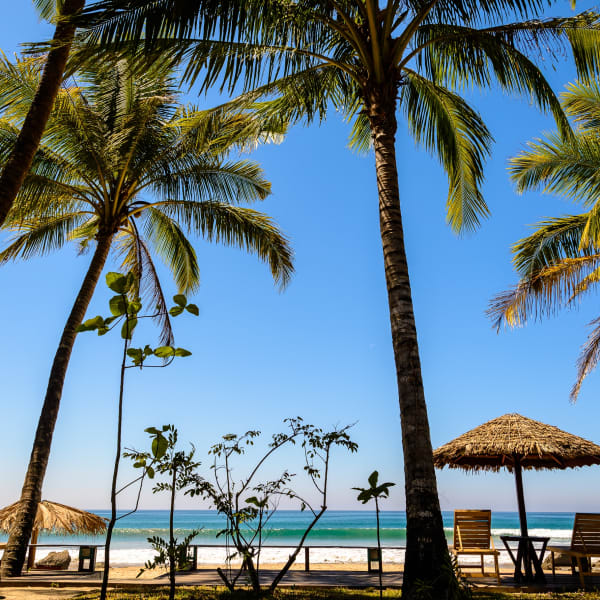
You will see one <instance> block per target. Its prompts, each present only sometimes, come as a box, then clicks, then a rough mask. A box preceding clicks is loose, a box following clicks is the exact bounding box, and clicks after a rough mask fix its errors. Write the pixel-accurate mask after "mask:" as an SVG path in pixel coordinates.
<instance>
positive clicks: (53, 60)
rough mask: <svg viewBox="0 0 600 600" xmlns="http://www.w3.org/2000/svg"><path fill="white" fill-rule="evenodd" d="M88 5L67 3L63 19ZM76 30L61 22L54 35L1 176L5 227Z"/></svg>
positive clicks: (0, 213)
mask: <svg viewBox="0 0 600 600" xmlns="http://www.w3.org/2000/svg"><path fill="white" fill-rule="evenodd" d="M84 5H85V0H65V2H64V6H63V10H62V15H63V16H64V17H69V16H71V15H75V14H77V13H78V12H79V11H80V10H81V9H82V8H83V6H84ZM75 29H76V28H75V26H74V25H71V24H70V23H68V22H65V19H64V18H63V19H61V20H60V21H59V22H58V24H57V26H56V30H55V32H54V38H53V40H52V44H53V45H54V47H53V48H52V49H51V50H50V51H49V52H48V58H47V59H46V64H45V65H44V71H43V73H42V78H41V80H40V84H39V87H38V89H37V91H36V93H35V96H34V98H33V102H32V103H31V107H30V108H29V112H28V113H27V117H26V118H25V121H24V123H23V127H22V128H21V131H20V133H19V136H18V138H17V142H16V144H15V147H14V149H13V151H12V153H11V154H10V156H9V158H8V160H7V162H6V164H5V165H4V169H3V171H2V174H0V226H1V225H2V223H4V221H5V219H6V215H7V214H8V211H9V210H10V208H11V206H12V205H13V202H14V201H15V198H16V197H17V194H18V193H19V190H20V189H21V186H22V185H23V181H24V179H25V176H26V175H27V173H28V172H29V169H30V168H31V163H32V162H33V157H34V156H35V153H36V152H37V149H38V147H39V145H40V140H41V139H42V134H43V133H44V129H45V128H46V124H47V122H48V119H49V118H50V113H51V112H52V108H53V106H54V101H55V100H56V96H57V94H58V90H59V89H60V85H61V83H62V80H63V75H64V72H65V67H66V64H67V59H68V58H69V52H70V50H71V44H72V43H73V38H74V37H75Z"/></svg>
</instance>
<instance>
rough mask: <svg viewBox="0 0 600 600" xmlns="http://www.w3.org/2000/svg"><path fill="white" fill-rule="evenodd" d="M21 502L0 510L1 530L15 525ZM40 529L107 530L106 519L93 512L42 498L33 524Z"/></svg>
mask: <svg viewBox="0 0 600 600" xmlns="http://www.w3.org/2000/svg"><path fill="white" fill-rule="evenodd" d="M19 505H20V502H15V503H14V504H11V505H10V506H7V507H5V508H3V509H1V510H0V530H1V531H6V532H10V529H11V527H12V526H13V525H14V523H15V520H16V517H17V513H18V509H19ZM33 528H34V529H38V530H39V531H42V530H44V531H53V532H55V533H62V534H67V535H74V534H77V533H82V534H91V535H96V534H99V533H104V531H106V519H104V518H103V517H99V516H98V515H95V514H93V513H89V512H86V511H84V510H79V509H78V508H72V507H70V506H65V505H64V504H58V503H57V502H48V501H47V500H42V501H41V502H40V503H39V505H38V510H37V515H36V517H35V522H34V525H33Z"/></svg>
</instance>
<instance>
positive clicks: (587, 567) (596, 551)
mask: <svg viewBox="0 0 600 600" xmlns="http://www.w3.org/2000/svg"><path fill="white" fill-rule="evenodd" d="M547 550H548V552H550V554H551V556H552V576H553V577H556V570H555V563H554V554H555V553H560V554H566V555H567V556H570V557H571V565H572V566H571V570H572V571H573V574H575V567H577V571H578V572H579V581H580V582H581V587H582V588H583V589H585V576H586V575H593V573H592V560H591V559H592V558H593V557H600V514H596V513H576V514H575V522H574V523H573V534H572V536H571V545H570V546H568V547H566V546H548V548H547Z"/></svg>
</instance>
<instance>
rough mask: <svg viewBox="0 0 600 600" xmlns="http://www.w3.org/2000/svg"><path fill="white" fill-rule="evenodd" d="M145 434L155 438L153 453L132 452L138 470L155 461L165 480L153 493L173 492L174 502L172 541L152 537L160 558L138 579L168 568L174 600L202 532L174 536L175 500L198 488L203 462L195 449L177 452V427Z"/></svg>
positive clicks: (170, 426)
mask: <svg viewBox="0 0 600 600" xmlns="http://www.w3.org/2000/svg"><path fill="white" fill-rule="evenodd" d="M145 431H146V433H148V434H149V436H150V439H151V452H150V453H147V452H132V453H131V456H132V457H133V458H134V460H135V463H134V467H135V466H136V465H139V466H138V468H140V467H141V468H144V466H145V462H147V461H148V460H150V459H151V460H152V467H153V470H154V473H155V474H156V475H159V476H160V475H162V476H164V480H163V481H158V482H157V483H156V484H155V485H154V487H153V488H152V492H153V493H155V494H156V493H159V492H164V491H166V492H169V495H170V500H171V502H170V512H169V539H168V540H164V539H162V538H160V537H158V536H153V537H150V538H148V542H149V543H150V545H151V546H152V547H153V548H154V549H155V551H156V555H155V556H154V558H153V559H152V560H149V561H147V562H146V564H145V565H144V568H143V569H140V572H139V573H138V577H139V576H140V575H141V574H142V573H143V572H144V571H146V570H147V569H155V568H157V567H164V568H165V569H166V570H168V572H169V587H170V590H169V597H170V598H173V597H174V595H175V572H176V571H177V570H182V569H185V568H188V567H189V559H188V548H189V545H190V542H191V540H192V539H193V538H194V537H195V536H196V535H198V533H199V531H198V530H194V531H192V532H191V533H190V534H189V535H188V536H186V537H185V538H184V539H183V540H182V541H181V542H180V541H179V540H178V539H177V538H176V537H175V536H174V533H173V515H174V511H175V497H176V495H177V492H179V491H183V490H187V491H192V490H193V489H194V487H193V486H195V485H196V484H197V481H198V479H199V477H198V475H197V473H196V469H197V468H198V467H199V466H200V463H199V462H197V461H196V460H194V453H195V449H194V447H193V446H192V449H191V451H189V452H184V451H182V450H178V449H177V439H178V434H177V429H175V427H174V426H173V425H163V426H162V427H161V428H160V429H159V428H157V427H148V428H147V429H145ZM154 473H153V474H154Z"/></svg>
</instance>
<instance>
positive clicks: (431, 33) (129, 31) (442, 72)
mask: <svg viewBox="0 0 600 600" xmlns="http://www.w3.org/2000/svg"><path fill="white" fill-rule="evenodd" d="M543 7H545V4H542V3H541V2H539V1H538V0H491V1H490V2H481V1H478V0H444V1H440V0H386V1H383V0H382V1H379V0H285V1H281V0H248V1H247V2H243V3H240V2H236V1H234V0H229V1H227V0H222V1H220V2H214V1H212V0H194V1H193V2H191V1H189V0H153V1H152V2H145V1H140V0H101V1H99V2H97V3H95V4H94V5H92V6H90V7H89V8H88V9H86V11H84V14H83V15H82V20H81V25H82V27H86V28H87V38H88V40H89V41H90V42H91V43H94V42H100V43H103V44H107V43H111V44H115V45H116V46H117V47H121V48H122V50H124V51H127V50H130V51H131V50H134V49H135V44H136V42H138V41H140V40H142V39H143V42H142V43H141V44H138V46H140V45H141V47H142V50H143V53H144V54H145V55H148V54H151V53H153V52H154V54H155V56H156V57H160V58H161V59H162V60H165V59H166V58H168V59H169V60H173V61H187V67H186V69H185V70H184V76H185V79H186V80H187V81H189V82H194V81H196V80H198V79H200V78H201V79H200V81H201V85H200V88H201V90H206V89H207V88H208V87H209V86H212V85H214V84H215V83H217V82H220V85H221V89H223V90H227V91H229V92H230V93H233V92H236V91H238V90H239V89H240V87H241V88H243V90H244V91H245V94H244V96H243V97H242V98H241V99H240V100H239V102H251V101H259V100H270V101H269V102H267V104H266V105H264V104H263V105H262V109H263V110H265V111H267V112H269V111H279V113H280V114H282V115H284V116H285V118H289V119H290V120H291V121H294V120H305V121H306V122H310V121H312V120H315V119H323V118H324V117H325V115H326V113H327V110H328V109H329V108H335V109H337V110H338V111H341V112H342V113H344V114H345V115H346V116H347V118H348V119H349V120H352V121H353V129H352V136H351V144H352V145H353V146H354V147H356V148H359V149H363V150H366V149H367V148H369V147H370V146H372V148H373V149H374V153H375V169H376V175H377V187H378V194H379V214H380V230H381V238H382V245H383V256H384V269H385V277H386V283H387V290H388V303H389V309H390V321H391V331H392V341H393V347H394V355H395V362H396V374H397V381H398V390H399V402H400V413H401V422H402V440H403V450H404V473H405V492H406V512H407V549H406V562H405V567H404V580H403V581H404V583H403V594H404V596H403V597H405V598H407V599H410V598H413V597H414V596H415V594H416V593H417V587H418V586H417V585H416V584H417V582H418V581H420V585H421V584H423V583H424V582H425V583H426V584H427V585H431V586H433V590H432V592H431V593H432V595H433V596H435V597H437V598H444V597H447V595H448V591H447V589H448V587H447V585H446V580H445V576H444V573H446V572H448V568H447V565H448V563H449V557H448V549H447V542H446V538H445V536H444V530H443V524H442V516H441V511H440V507H439V501H438V494H437V484H436V478H435V470H434V466H433V458H432V447H431V440H430V432H429V424H428V416H427V407H426V403H425V393H424V389H423V381H422V376H421V366H420V359H419V350H418V344H417V332H416V325H415V319H414V313H413V305H412V297H411V288H410V279H409V272H408V265H407V260H406V252H405V247H404V233H403V228H402V213H401V210H400V199H399V188H398V170H397V158H396V153H395V136H396V131H397V115H398V110H400V111H401V113H400V114H401V115H402V116H403V117H404V118H405V120H406V123H407V125H408V130H409V132H410V133H411V134H412V136H413V137H414V138H415V139H416V140H417V141H418V142H419V143H421V144H422V145H424V146H425V147H426V148H427V149H429V150H430V151H431V152H433V153H434V154H435V155H437V157H438V158H439V160H440V162H441V164H442V167H443V168H444V169H445V170H446V172H447V174H448V180H449V188H450V189H449V195H448V199H447V214H448V221H449V224H450V226H451V227H452V228H453V229H454V230H455V231H459V232H460V231H465V230H467V231H468V230H472V229H475V228H477V226H478V225H479V221H480V219H481V218H482V217H486V216H487V214H488V209H487V206H486V204H485V201H484V199H483V197H482V194H481V190H480V187H481V183H482V180H483V163H484V161H485V158H486V157H487V155H488V152H489V147H490V144H491V136H490V134H489V132H488V130H487V128H486V127H485V124H484V123H483V122H482V120H481V118H480V116H479V115H478V114H477V113H476V112H475V111H474V110H473V109H472V108H471V107H470V106H469V105H468V104H467V103H466V102H465V100H464V99H463V98H462V97H461V96H460V94H459V93H458V92H460V90H461V89H464V88H465V87H470V86H480V87H486V86H490V85H492V84H496V85H498V86H499V87H500V88H501V89H502V90H504V91H505V92H510V93H517V94H523V95H525V96H526V97H527V98H531V99H532V100H533V101H534V103H535V104H537V106H539V107H540V108H542V109H544V110H550V111H551V112H552V113H553V114H554V116H555V118H556V120H557V123H558V125H559V128H560V129H561V132H562V133H564V134H565V135H569V124H568V121H567V119H566V117H565V115H564V114H563V112H562V110H561V107H560V103H559V102H558V99H557V98H556V97H555V95H554V93H553V91H552V90H551V88H550V86H549V84H548V83H547V81H546V79H545V78H544V76H543V75H542V73H541V72H540V70H539V69H538V67H537V66H536V65H535V63H534V62H533V59H532V58H531V55H532V54H535V53H536V52H537V51H543V52H544V53H546V54H549V55H550V54H552V49H556V48H560V47H561V46H562V45H563V44H565V43H566V44H569V43H570V44H571V46H572V48H573V50H574V53H575V57H576V64H577V67H578V69H579V71H580V75H581V76H582V77H585V76H589V75H590V73H591V71H592V70H593V69H594V68H595V66H596V64H597V62H598V57H597V47H598V46H597V45H595V43H596V41H597V38H598V33H597V21H598V19H597V17H596V15H595V14H592V13H585V14H582V15H579V16H576V17H573V18H569V19H563V18H554V19H548V20H544V21H542V20H539V19H534V18H532V17H535V15H537V14H539V12H540V11H541V10H542V8H543ZM523 19H529V20H525V21H523V22H520V21H522V20H523ZM515 21H516V22H515ZM92 51H93V46H92ZM261 84H262V85H261ZM274 98H275V99H274ZM421 587H422V586H421Z"/></svg>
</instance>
